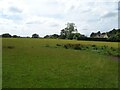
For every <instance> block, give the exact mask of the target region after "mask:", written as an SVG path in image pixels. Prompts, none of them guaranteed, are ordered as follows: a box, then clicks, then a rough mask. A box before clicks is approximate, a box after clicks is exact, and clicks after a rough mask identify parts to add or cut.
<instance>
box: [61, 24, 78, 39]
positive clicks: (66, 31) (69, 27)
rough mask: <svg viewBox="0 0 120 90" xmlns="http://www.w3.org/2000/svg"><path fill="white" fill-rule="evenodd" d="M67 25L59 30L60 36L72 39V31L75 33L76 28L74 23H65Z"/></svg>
mask: <svg viewBox="0 0 120 90" xmlns="http://www.w3.org/2000/svg"><path fill="white" fill-rule="evenodd" d="M66 25H67V27H66V28H64V29H62V30H61V33H60V34H61V35H60V37H62V38H66V39H71V38H72V39H73V36H74V35H73V33H74V32H75V33H77V29H75V27H76V26H75V24H74V23H67V24H66Z"/></svg>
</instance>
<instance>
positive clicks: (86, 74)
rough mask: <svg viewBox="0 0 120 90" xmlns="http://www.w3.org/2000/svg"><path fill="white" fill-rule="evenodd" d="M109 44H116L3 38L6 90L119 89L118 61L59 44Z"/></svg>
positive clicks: (114, 45)
mask: <svg viewBox="0 0 120 90" xmlns="http://www.w3.org/2000/svg"><path fill="white" fill-rule="evenodd" d="M67 43H71V44H76V43H77V44H82V45H90V44H95V45H97V46H102V45H106V46H108V47H113V48H116V49H117V48H118V43H117V42H96V41H76V40H59V39H56V40H55V39H30V38H28V39H27V38H26V39H25V38H21V39H20V38H16V39H15V38H14V39H13V38H4V39H3V43H2V44H3V47H2V49H3V53H2V65H3V81H2V82H3V83H2V86H3V88H117V87H118V61H117V60H115V58H112V57H111V56H108V55H104V54H99V53H96V52H91V51H86V50H73V49H65V48H63V47H57V46H56V44H67Z"/></svg>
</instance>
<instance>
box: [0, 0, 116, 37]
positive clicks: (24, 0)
mask: <svg viewBox="0 0 120 90" xmlns="http://www.w3.org/2000/svg"><path fill="white" fill-rule="evenodd" d="M67 22H73V23H75V24H76V27H77V29H78V31H79V32H80V33H81V34H85V35H87V36H88V35H90V33H91V32H97V31H101V32H106V31H110V30H111V29H113V28H117V27H118V0H0V34H3V33H10V34H12V35H14V34H17V35H20V36H31V35H32V34H33V33H37V34H39V35H40V36H45V35H50V34H54V33H56V34H59V33H60V30H61V29H63V28H65V24H66V23H67Z"/></svg>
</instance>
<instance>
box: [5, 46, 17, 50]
mask: <svg viewBox="0 0 120 90" xmlns="http://www.w3.org/2000/svg"><path fill="white" fill-rule="evenodd" d="M7 48H9V49H13V48H15V47H14V46H7Z"/></svg>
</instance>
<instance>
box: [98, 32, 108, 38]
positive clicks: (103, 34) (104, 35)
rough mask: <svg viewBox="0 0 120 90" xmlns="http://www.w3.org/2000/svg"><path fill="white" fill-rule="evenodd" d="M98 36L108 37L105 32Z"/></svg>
mask: <svg viewBox="0 0 120 90" xmlns="http://www.w3.org/2000/svg"><path fill="white" fill-rule="evenodd" d="M100 38H108V35H107V33H102V34H101V35H100Z"/></svg>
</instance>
